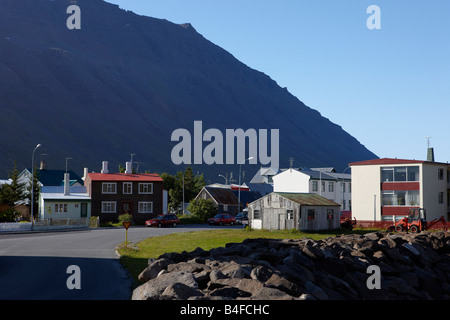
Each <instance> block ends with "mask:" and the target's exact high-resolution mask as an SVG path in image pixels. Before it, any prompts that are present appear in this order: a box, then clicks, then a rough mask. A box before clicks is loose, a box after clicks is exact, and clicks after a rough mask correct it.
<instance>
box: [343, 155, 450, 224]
mask: <svg viewBox="0 0 450 320" xmlns="http://www.w3.org/2000/svg"><path fill="white" fill-rule="evenodd" d="M350 166H351V168H352V185H353V192H352V214H353V217H355V218H356V219H357V220H371V221H393V219H395V220H399V219H401V218H403V217H404V216H406V215H407V212H408V210H409V208H424V209H425V210H426V213H427V220H429V221H431V220H433V219H435V218H439V217H441V216H444V218H445V219H447V220H449V218H450V164H448V163H439V162H434V161H420V160H405V159H392V158H384V159H374V160H368V161H360V162H355V163H351V164H350Z"/></svg>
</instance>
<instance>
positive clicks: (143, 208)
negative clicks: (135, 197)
mask: <svg viewBox="0 0 450 320" xmlns="http://www.w3.org/2000/svg"><path fill="white" fill-rule="evenodd" d="M138 208H139V209H138V212H139V213H153V202H139V207H138Z"/></svg>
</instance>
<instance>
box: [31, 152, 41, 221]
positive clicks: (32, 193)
mask: <svg viewBox="0 0 450 320" xmlns="http://www.w3.org/2000/svg"><path fill="white" fill-rule="evenodd" d="M39 147H41V144H40V143H39V144H38V145H37V146H36V148H34V150H33V154H32V155H31V227H33V226H34V216H33V209H34V208H33V205H34V153H35V152H36V150H37V149H38V148H39Z"/></svg>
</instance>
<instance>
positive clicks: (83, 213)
mask: <svg viewBox="0 0 450 320" xmlns="http://www.w3.org/2000/svg"><path fill="white" fill-rule="evenodd" d="M87 205H88V204H87V203H86V202H84V203H82V204H81V214H80V216H81V218H87Z"/></svg>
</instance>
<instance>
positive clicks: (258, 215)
mask: <svg viewBox="0 0 450 320" xmlns="http://www.w3.org/2000/svg"><path fill="white" fill-rule="evenodd" d="M253 219H261V210H253Z"/></svg>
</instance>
